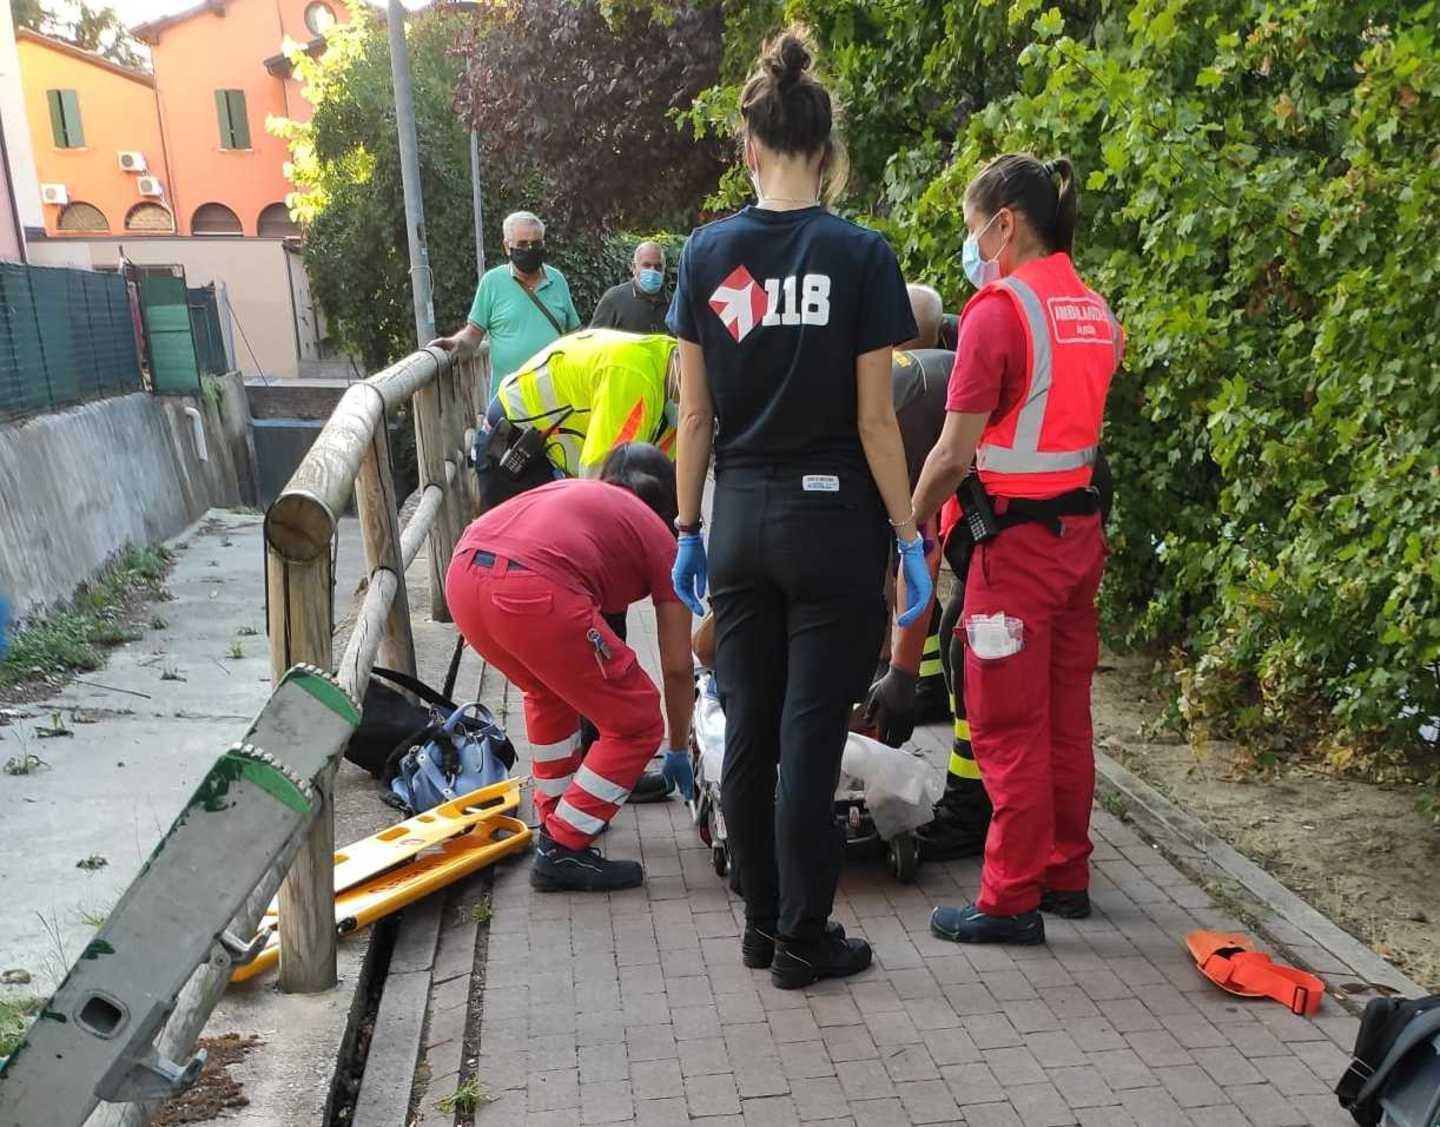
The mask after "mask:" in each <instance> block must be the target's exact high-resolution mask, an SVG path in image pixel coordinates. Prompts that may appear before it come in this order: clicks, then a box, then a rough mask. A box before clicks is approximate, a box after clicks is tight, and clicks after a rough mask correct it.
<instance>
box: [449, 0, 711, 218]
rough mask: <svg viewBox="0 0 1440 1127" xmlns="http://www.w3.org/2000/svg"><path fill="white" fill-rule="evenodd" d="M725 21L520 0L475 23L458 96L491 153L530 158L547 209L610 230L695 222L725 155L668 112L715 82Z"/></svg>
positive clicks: (685, 8) (698, 8)
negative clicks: (685, 132) (687, 132)
mask: <svg viewBox="0 0 1440 1127" xmlns="http://www.w3.org/2000/svg"><path fill="white" fill-rule="evenodd" d="M657 13H658V14H657ZM720 31H721V22H720V9H719V7H718V6H717V5H714V4H705V3H693V4H692V3H686V4H682V5H678V6H676V7H674V8H673V9H670V10H668V11H660V10H659V9H658V8H657V7H653V6H649V5H643V4H642V5H627V4H603V3H601V2H600V0H512V2H510V3H507V4H504V5H495V6H494V7H492V8H490V9H488V10H487V16H486V18H484V19H482V20H480V21H476V22H475V23H473V24H471V25H470V27H469V29H468V30H467V34H466V36H465V39H464V41H463V43H462V46H461V52H462V55H463V56H464V58H465V62H466V66H465V72H464V78H463V81H462V83H461V86H460V92H459V95H458V99H457V103H458V104H459V106H460V107H461V108H462V110H463V111H464V113H465V116H466V119H467V121H469V122H470V123H471V124H473V125H475V126H476V128H478V129H479V131H480V133H481V135H482V136H483V137H484V138H485V139H486V143H487V146H488V147H489V148H490V149H491V151H502V152H524V153H528V154H529V155H530V157H531V158H532V159H533V160H534V162H535V165H536V167H537V169H538V170H539V172H540V173H541V174H542V178H541V181H540V183H539V185H538V186H539V188H540V194H539V196H538V198H537V200H536V209H537V210H541V211H543V212H544V214H545V215H546V216H547V217H554V218H555V219H558V220H560V221H562V222H567V223H573V224H582V223H584V224H599V225H603V226H607V227H614V226H626V225H630V226H653V225H655V224H657V223H663V222H665V221H666V220H671V221H674V220H678V219H681V218H690V217H693V214H694V210H695V204H696V202H697V201H698V199H699V198H700V197H701V196H702V195H703V194H704V193H705V192H706V191H707V190H709V188H710V187H711V186H712V185H713V184H714V182H715V179H716V177H717V176H718V175H719V173H720V171H721V169H722V168H723V167H724V165H723V158H722V152H721V149H720V147H719V146H718V145H717V144H715V143H713V142H705V143H701V144H695V143H694V142H693V141H692V140H690V139H687V138H686V137H685V136H684V135H683V134H681V133H680V132H679V131H678V130H677V129H676V128H675V126H674V124H673V122H672V120H671V116H672V114H673V113H674V112H675V111H677V110H680V109H684V108H686V107H687V106H688V105H689V103H690V102H691V100H692V99H693V98H694V97H695V95H696V94H697V93H699V92H700V91H701V90H703V89H705V88H706V87H708V86H709V85H711V84H712V83H713V82H715V81H716V79H717V77H718V75H719V62H720Z"/></svg>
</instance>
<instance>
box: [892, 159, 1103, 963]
mask: <svg viewBox="0 0 1440 1127" xmlns="http://www.w3.org/2000/svg"><path fill="white" fill-rule="evenodd" d="M1075 214H1076V188H1075V172H1074V169H1073V168H1072V167H1071V165H1070V162H1069V161H1068V160H1063V159H1062V160H1056V161H1053V162H1049V163H1042V162H1040V161H1039V160H1037V159H1035V158H1034V157H1032V156H1028V155H1007V156H1002V157H999V158H997V159H996V160H994V161H992V162H991V163H990V164H989V165H988V166H987V167H986V168H985V170H984V171H983V172H981V173H980V175H979V176H978V177H976V179H975V180H974V182H973V183H971V185H970V187H969V188H968V189H967V191H966V193H965V223H966V226H967V227H968V228H969V230H970V237H969V238H968V239H966V240H965V248H964V266H965V272H966V274H967V275H968V276H969V278H970V280H971V281H972V282H973V283H974V284H975V285H976V286H977V287H978V288H979V292H978V293H977V294H975V296H974V297H972V298H971V299H970V302H969V304H967V305H966V306H965V309H964V311H963V313H962V314H961V320H960V339H959V341H958V346H959V347H958V348H957V350H956V356H955V370H954V372H953V373H952V374H951V377H950V399H949V403H948V408H949V411H950V414H949V416H948V418H947V419H946V423H945V429H944V430H943V431H942V433H941V437H940V441H939V443H938V444H937V445H936V447H935V449H934V450H933V451H932V452H931V454H930V457H929V459H928V460H927V462H926V466H925V470H924V471H923V473H922V474H921V478H920V484H919V485H918V486H917V487H916V490H915V499H914V504H915V515H916V517H917V518H918V519H919V520H922V521H924V520H927V519H929V518H930V517H932V516H933V515H934V514H935V511H936V510H937V509H938V508H939V507H940V505H941V504H942V503H943V502H944V501H945V500H946V499H947V498H948V497H950V496H951V495H952V494H953V493H954V492H955V490H956V488H957V487H958V486H959V484H960V482H961V479H962V478H963V476H964V475H965V473H966V471H967V470H968V469H969V468H970V463H971V459H972V457H973V458H974V461H975V465H976V468H977V470H978V472H979V475H980V481H981V484H983V486H984V487H985V491H986V493H987V494H988V496H989V497H990V499H991V503H992V507H993V509H994V512H995V515H996V518H997V523H998V525H999V529H1000V530H999V532H998V534H997V535H994V536H992V537H989V538H986V539H983V540H982V541H981V542H980V543H978V544H977V545H976V547H975V551H974V554H973V556H972V557H971V560H970V566H969V572H968V575H967V577H966V583H965V605H964V610H963V612H962V614H961V621H960V624H959V625H958V627H957V633H961V632H963V634H964V637H965V642H966V645H965V657H964V660H965V672H964V686H965V704H966V708H967V710H968V714H969V721H970V738H971V741H972V743H973V745H974V753H975V759H976V762H977V763H978V764H979V766H980V773H981V775H982V776H983V777H984V780H985V789H986V790H987V791H988V793H989V796H990V799H991V801H992V803H993V804H994V808H995V811H994V815H993V817H992V819H991V822H990V829H989V832H988V834H987V836H986V841H985V864H984V869H983V871H982V874H981V881H980V894H979V896H978V897H977V899H976V902H975V903H974V904H968V905H966V906H965V907H963V908H949V907H940V908H936V909H935V912H934V914H933V915H932V916H931V918H930V928H931V930H932V931H933V932H934V933H935V934H936V935H938V936H940V937H942V938H944V939H951V940H955V941H956V942H960V943H1043V942H1044V941H1045V924H1044V921H1043V919H1042V917H1041V915H1040V912H1041V911H1051V912H1055V913H1057V914H1062V915H1066V916H1070V917H1075V916H1080V915H1084V914H1087V913H1088V911H1089V896H1088V892H1087V889H1088V886H1089V862H1088V859H1089V856H1090V852H1091V845H1090V804H1091V800H1092V798H1093V796H1094V789H1095V758H1094V750H1093V747H1092V743H1091V724H1090V680H1091V677H1092V675H1093V674H1094V671H1095V664H1096V661H1097V659H1098V656H1099V645H1100V643H1099V636H1098V633H1097V630H1096V611H1095V593H1096V590H1097V589H1098V588H1099V586H1100V577H1101V573H1102V572H1103V571H1104V567H1105V555H1106V548H1105V538H1104V534H1103V533H1102V531H1101V524H1100V505H1099V498H1098V495H1097V492H1096V490H1095V489H1094V488H1093V487H1092V472H1093V468H1094V464H1095V457H1096V449H1097V447H1098V446H1099V442H1100V424H1101V420H1102V416H1103V414H1104V411H1105V396H1106V393H1107V392H1108V390H1109V387H1110V377H1111V376H1112V375H1113V374H1114V372H1115V369H1116V367H1117V366H1118V365H1119V361H1120V357H1121V352H1122V349H1123V338H1122V335H1121V332H1120V326H1119V324H1118V323H1117V322H1116V320H1115V318H1114V316H1113V315H1112V314H1111V312H1110V308H1109V306H1108V305H1107V304H1106V302H1105V299H1104V298H1102V297H1100V295H1098V294H1096V293H1095V292H1094V291H1092V290H1090V289H1089V288H1088V287H1087V286H1086V285H1085V283H1084V282H1082V281H1081V280H1080V277H1079V275H1077V274H1076V272H1075V267H1074V264H1073V263H1072V262H1071V258H1070V255H1071V250H1072V247H1073V243H1074V235H1075Z"/></svg>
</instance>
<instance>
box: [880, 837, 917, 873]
mask: <svg viewBox="0 0 1440 1127" xmlns="http://www.w3.org/2000/svg"><path fill="white" fill-rule="evenodd" d="M885 857H886V860H887V861H889V863H890V872H891V873H893V874H894V876H895V879H896V880H898V881H899V882H900V883H901V884H909V883H910V882H911V881H913V880H914V879H915V872H916V870H917V869H919V868H920V850H919V847H918V846H917V844H916V841H915V835H914V834H911V833H900V834H896V835H895V836H894V837H893V838H891V839H890V842H889V844H887V845H886V847H885Z"/></svg>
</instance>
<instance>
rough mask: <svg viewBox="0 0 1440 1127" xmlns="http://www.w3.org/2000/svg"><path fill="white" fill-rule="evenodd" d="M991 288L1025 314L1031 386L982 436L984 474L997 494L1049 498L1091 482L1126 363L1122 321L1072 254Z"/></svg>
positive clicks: (1026, 268) (979, 454)
mask: <svg viewBox="0 0 1440 1127" xmlns="http://www.w3.org/2000/svg"><path fill="white" fill-rule="evenodd" d="M991 290H998V291H999V292H1001V293H1004V294H1006V295H1007V296H1008V297H1009V298H1010V300H1011V302H1012V303H1013V304H1014V306H1015V312H1016V313H1018V314H1019V316H1020V323H1021V325H1022V326H1024V330H1025V342H1026V359H1027V363H1026V371H1025V390H1024V393H1023V394H1022V395H1021V396H1020V397H1019V399H1017V400H1016V402H1015V404H1014V406H1013V407H1011V409H1010V410H1009V411H1007V412H1006V414H1005V415H1004V416H1003V417H1002V418H1000V419H999V420H998V421H997V420H992V421H991V422H990V423H989V424H987V425H986V427H985V431H984V433H983V434H982V435H981V436H980V445H979V447H978V448H977V450H976V458H975V461H976V467H977V468H978V470H979V471H980V480H981V481H982V482H984V484H985V488H986V491H987V492H989V493H990V494H991V496H994V497H1027V498H1042V499H1043V498H1047V497H1055V496H1058V495H1059V494H1061V493H1068V492H1070V491H1071V490H1073V489H1083V488H1085V487H1086V486H1088V485H1089V484H1090V477H1091V467H1092V466H1093V465H1094V464H1095V450H1096V448H1097V447H1098V446H1099V444H1100V424H1101V421H1102V419H1103V417H1104V414H1105V396H1106V394H1107V393H1108V391H1109V389H1110V377H1111V376H1112V375H1114V373H1115V369H1116V367H1118V365H1119V358H1120V355H1121V347H1122V344H1121V342H1122V339H1123V338H1122V334H1121V330H1120V323H1119V322H1118V321H1116V320H1115V315H1114V314H1113V313H1111V312H1110V307H1109V306H1108V305H1107V304H1106V303H1105V299H1104V298H1102V297H1101V296H1100V295H1099V294H1097V293H1095V292H1094V291H1093V290H1091V289H1089V288H1088V287H1087V286H1086V285H1085V283H1084V282H1082V281H1081V280H1080V277H1079V275H1078V274H1076V273H1075V267H1074V265H1073V264H1072V263H1071V261H1070V256H1069V255H1067V254H1064V253H1059V254H1052V255H1048V256H1047V257H1045V258H1040V259H1035V260H1032V261H1030V262H1026V263H1024V264H1023V265H1021V266H1020V267H1019V268H1018V269H1016V270H1015V272H1014V273H1012V274H1009V275H1007V276H1006V277H1004V278H1001V279H1000V280H999V281H996V282H991V283H990V284H989V285H988V286H986V287H985V288H984V289H983V290H981V291H980V292H981V293H986V292H988V291H991ZM979 296H980V295H979V294H976V295H975V297H972V298H971V299H970V301H971V303H973V302H974V301H975V300H977V299H978V297H979ZM968 309H969V305H967V306H966V310H967V311H968ZM962 317H963V314H962Z"/></svg>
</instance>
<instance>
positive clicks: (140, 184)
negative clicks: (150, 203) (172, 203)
mask: <svg viewBox="0 0 1440 1127" xmlns="http://www.w3.org/2000/svg"><path fill="white" fill-rule="evenodd" d="M135 187H136V188H138V189H139V191H140V194H141V195H142V196H163V195H164V194H165V185H164V184H162V183H160V177H158V176H142V177H140V179H138V180H136V181H135Z"/></svg>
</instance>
